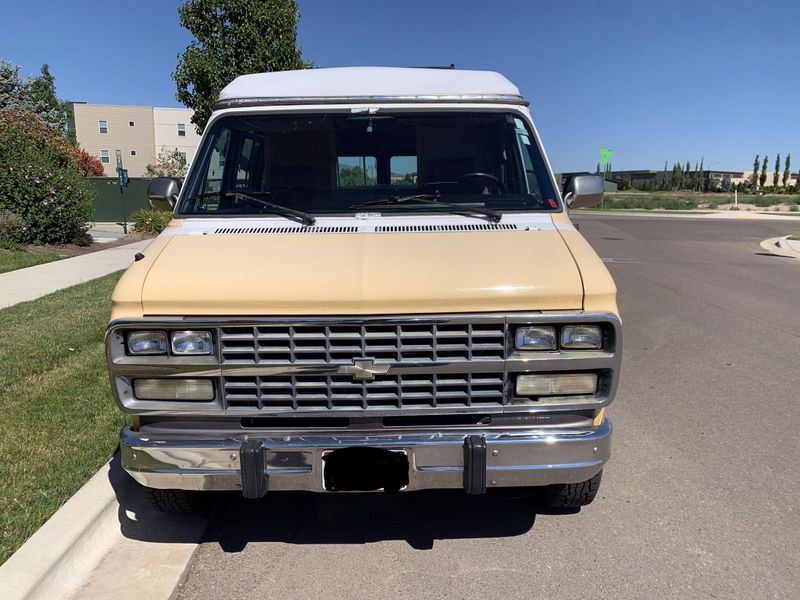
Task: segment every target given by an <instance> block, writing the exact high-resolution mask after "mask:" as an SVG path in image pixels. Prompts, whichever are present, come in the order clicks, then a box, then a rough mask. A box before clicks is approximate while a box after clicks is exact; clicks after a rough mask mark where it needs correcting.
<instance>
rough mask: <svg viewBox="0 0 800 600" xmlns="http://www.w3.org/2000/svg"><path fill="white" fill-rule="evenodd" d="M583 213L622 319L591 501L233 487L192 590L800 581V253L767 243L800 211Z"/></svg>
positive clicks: (782, 585)
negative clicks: (702, 216)
mask: <svg viewBox="0 0 800 600" xmlns="http://www.w3.org/2000/svg"><path fill="white" fill-rule="evenodd" d="M577 221H578V222H580V226H581V230H582V231H583V233H584V234H585V235H586V236H587V237H588V238H589V240H590V241H591V242H592V244H593V245H594V246H595V248H596V249H597V250H598V252H599V253H600V255H601V256H602V257H604V258H605V259H606V261H607V263H608V266H609V268H610V269H611V271H612V273H613V275H614V277H615V279H616V281H617V285H618V287H619V288H620V305H621V310H622V316H623V321H624V331H625V355H624V363H623V374H622V383H621V387H620V392H619V395H618V397H617V401H616V402H615V404H614V405H613V406H612V410H611V417H612V419H613V421H614V425H615V428H616V429H615V440H614V456H613V458H612V462H611V464H610V465H609V466H608V468H607V469H606V473H605V479H604V483H603V486H602V488H601V491H600V495H599V496H598V499H597V500H596V502H595V503H594V504H593V505H591V506H589V507H587V508H585V509H583V510H582V511H581V512H580V513H578V514H571V515H553V514H534V511H533V508H532V506H531V504H530V502H529V500H528V499H527V498H524V497H514V496H509V495H508V494H490V495H487V496H484V497H478V498H474V497H472V498H469V497H466V496H464V495H463V494H461V493H450V492H448V493H429V492H425V493H416V494H405V495H403V494H400V495H396V496H384V495H367V496H356V495H343V496H342V495H324V496H323V495H310V494H291V495H289V494H286V495H274V496H269V497H267V498H265V499H264V500H263V501H258V502H245V501H244V500H242V499H241V498H237V497H236V496H235V495H232V496H231V497H230V498H226V499H225V501H224V502H223V503H222V505H221V506H220V508H219V510H218V512H217V515H216V517H215V518H214V519H213V520H212V522H211V525H210V527H209V529H208V531H207V533H206V538H205V541H204V543H203V544H202V546H201V547H200V549H199V550H198V552H197V553H196V554H195V557H194V559H193V561H192V563H191V564H190V566H189V569H188V572H187V578H186V582H185V583H184V584H183V585H182V586H181V587H180V588H179V589H178V591H177V593H176V595H177V597H178V598H182V599H194V598H223V597H227V598H234V597H235V598H336V599H339V600H341V599H349V598H371V599H378V598H387V599H388V598H401V597H405V598H501V597H502V598H556V597H559V598H588V597H598V598H681V599H685V598H759V599H761V598H797V597H800V573H799V572H798V568H797V557H798V556H800V533H799V532H800V493H799V489H800V488H799V487H798V486H800V483H798V481H800V466H798V457H800V442H798V435H797V427H798V416H800V405H799V401H800V262H798V261H795V260H792V259H784V258H778V257H774V256H768V255H764V254H761V252H762V250H761V249H760V248H759V247H758V242H759V241H760V240H762V239H765V238H769V237H774V236H778V235H786V234H788V233H791V232H793V231H798V230H800V219H798V220H797V223H791V222H789V223H786V222H778V221H764V222H758V221H733V220H727V221H718V220H689V219H652V218H649V219H648V218H635V217H610V216H600V215H585V216H580V217H578V218H577Z"/></svg>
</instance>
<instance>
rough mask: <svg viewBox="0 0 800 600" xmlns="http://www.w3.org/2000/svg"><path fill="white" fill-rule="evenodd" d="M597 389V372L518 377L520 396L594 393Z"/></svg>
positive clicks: (518, 392)
mask: <svg viewBox="0 0 800 600" xmlns="http://www.w3.org/2000/svg"><path fill="white" fill-rule="evenodd" d="M596 391H597V374H596V373H553V374H547V375H538V374H537V375H520V376H519V377H517V394H519V395H520V396H568V395H574V394H594V393H595V392H596Z"/></svg>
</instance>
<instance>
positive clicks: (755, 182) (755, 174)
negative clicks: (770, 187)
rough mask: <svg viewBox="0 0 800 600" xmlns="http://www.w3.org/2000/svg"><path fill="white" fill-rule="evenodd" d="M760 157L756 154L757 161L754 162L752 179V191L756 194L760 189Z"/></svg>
mask: <svg viewBox="0 0 800 600" xmlns="http://www.w3.org/2000/svg"><path fill="white" fill-rule="evenodd" d="M759 158H760V157H759V156H758V154H756V160H755V161H754V162H753V176H752V178H751V179H750V190H751V191H753V192H755V191H756V188H757V187H758V159H759Z"/></svg>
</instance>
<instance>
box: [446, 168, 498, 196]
mask: <svg viewBox="0 0 800 600" xmlns="http://www.w3.org/2000/svg"><path fill="white" fill-rule="evenodd" d="M470 179H485V180H488V181H490V182H491V183H492V184H493V185H494V186H495V187H497V189H498V190H500V192H501V193H503V194H506V193H508V189H507V188H506V184H504V183H503V182H502V181H500V180H499V179H498V178H497V177H496V176H494V175H492V174H491V173H478V172H475V173H467V174H466V175H462V176H461V177H459V178H458V179H456V181H457V182H458V183H463V182H465V181H467V180H470Z"/></svg>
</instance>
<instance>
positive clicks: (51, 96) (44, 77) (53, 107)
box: [29, 63, 67, 131]
mask: <svg viewBox="0 0 800 600" xmlns="http://www.w3.org/2000/svg"><path fill="white" fill-rule="evenodd" d="M29 85H30V99H31V104H32V105H33V107H34V112H35V113H36V114H38V115H39V116H40V117H41V118H42V120H43V121H44V122H45V123H47V125H48V126H49V127H50V128H51V129H58V130H60V131H64V130H66V127H67V109H66V103H65V102H61V101H60V100H59V99H58V97H57V96H56V78H55V77H53V75H52V74H51V73H50V65H48V64H46V63H45V64H43V65H42V70H41V74H40V75H39V77H35V78H33V79H31V80H30V84H29Z"/></svg>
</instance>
